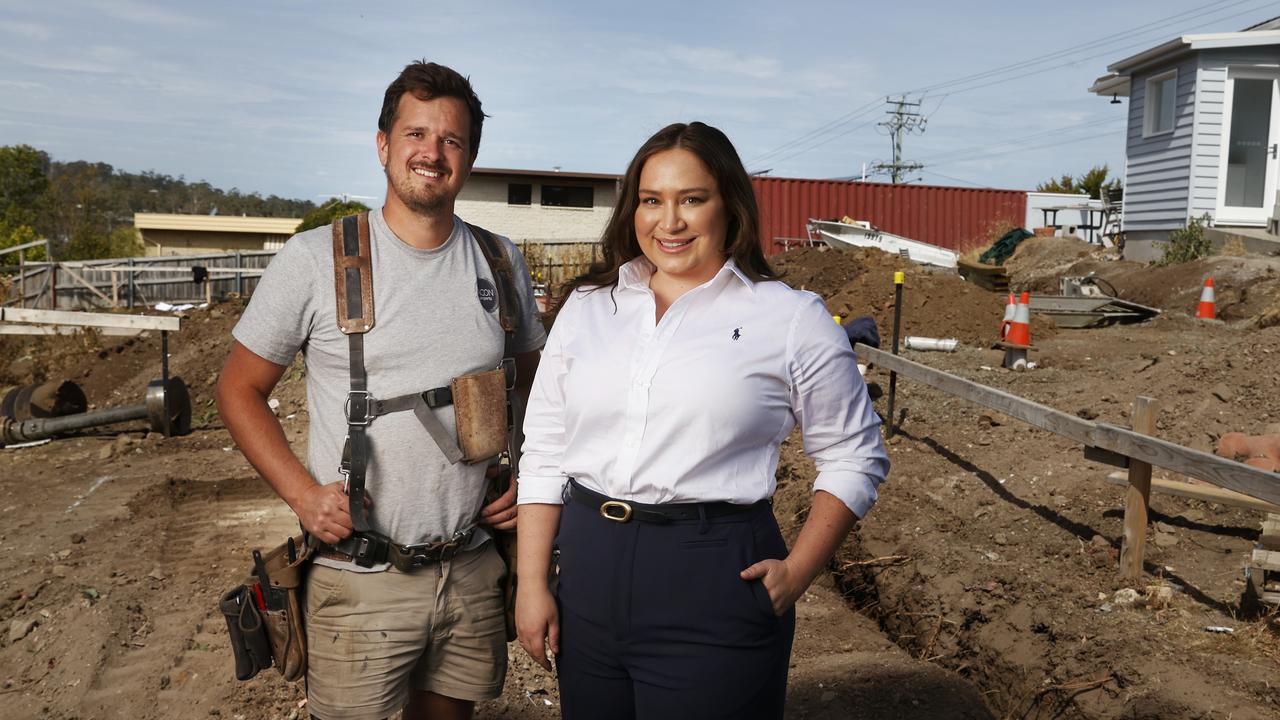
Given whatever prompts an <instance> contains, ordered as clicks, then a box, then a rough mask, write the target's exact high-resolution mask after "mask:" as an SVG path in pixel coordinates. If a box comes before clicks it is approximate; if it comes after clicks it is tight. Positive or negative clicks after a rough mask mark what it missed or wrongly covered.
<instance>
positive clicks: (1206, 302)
mask: <svg viewBox="0 0 1280 720" xmlns="http://www.w3.org/2000/svg"><path fill="white" fill-rule="evenodd" d="M1196 317H1198V318H1200V319H1202V320H1213V319H1215V318H1217V317H1218V309H1217V307H1216V306H1215V305H1214V298H1213V278H1206V279H1205V281H1204V289H1203V290H1201V291H1200V305H1199V306H1197V307H1196Z"/></svg>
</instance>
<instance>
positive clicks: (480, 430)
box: [450, 368, 507, 465]
mask: <svg viewBox="0 0 1280 720" xmlns="http://www.w3.org/2000/svg"><path fill="white" fill-rule="evenodd" d="M450 389H451V390H452V391H453V409H454V422H455V423H456V426H457V429H458V447H459V448H461V450H462V461H463V462H465V463H467V464H468V465H471V464H474V463H478V462H481V461H484V460H488V459H490V458H493V457H497V456H498V455H500V454H501V453H503V452H504V451H505V450H506V449H507V380H506V373H505V372H504V371H503V370H502V368H498V369H496V370H489V371H488V372H482V373H474V374H472V375H462V376H460V377H456V378H454V379H453V382H452V383H451V388H450Z"/></svg>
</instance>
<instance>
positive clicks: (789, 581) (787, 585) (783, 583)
mask: <svg viewBox="0 0 1280 720" xmlns="http://www.w3.org/2000/svg"><path fill="white" fill-rule="evenodd" d="M738 575H739V577H741V578H742V579H743V580H746V581H748V582H750V581H752V580H759V581H760V582H761V583H762V584H763V585H764V589H765V590H766V591H767V592H768V593H769V600H770V602H772V603H773V614H774V615H779V616H781V615H783V614H784V613H786V612H787V610H790V609H791V606H792V605H795V604H796V600H799V599H800V596H801V595H803V594H804V591H805V590H806V589H807V588H808V587H809V583H810V582H812V581H813V578H811V577H806V576H805V574H804V573H800V572H797V571H796V569H795V568H793V567H792V566H791V565H790V564H789V563H788V562H787V561H786V560H761V561H760V562H758V563H756V564H754V565H752V566H751V567H749V568H747V569H746V570H743V571H742V572H741V573H739V574H738Z"/></svg>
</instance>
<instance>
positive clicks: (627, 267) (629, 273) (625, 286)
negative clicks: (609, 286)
mask: <svg viewBox="0 0 1280 720" xmlns="http://www.w3.org/2000/svg"><path fill="white" fill-rule="evenodd" d="M653 271H654V267H653V263H651V262H649V258H647V257H645V256H643V255H640V256H639V257H636V258H633V259H631V260H628V261H627V262H625V263H623V264H622V265H621V266H620V267H619V268H618V288H619V289H621V290H643V289H647V288H648V287H649V278H651V277H653ZM728 277H736V278H738V280H740V281H741V282H742V284H743V285H744V286H745V287H746V288H747V289H748V290H750V291H752V292H755V289H756V283H755V281H754V280H752V279H751V278H749V277H747V275H746V273H744V272H742V269H741V268H739V267H738V263H736V262H734V260H733V258H727V259H726V260H725V261H724V265H723V266H722V267H721V268H720V270H719V271H718V272H717V273H716V274H715V277H713V278H711V281H710V284H712V285H715V284H719V283H722V282H725V280H724V279H723V278H728Z"/></svg>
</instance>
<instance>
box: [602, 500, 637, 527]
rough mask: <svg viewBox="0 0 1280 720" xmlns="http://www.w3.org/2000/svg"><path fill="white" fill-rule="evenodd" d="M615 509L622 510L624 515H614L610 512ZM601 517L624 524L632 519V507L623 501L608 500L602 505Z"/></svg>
mask: <svg viewBox="0 0 1280 720" xmlns="http://www.w3.org/2000/svg"><path fill="white" fill-rule="evenodd" d="M615 508H616V509H618V510H621V511H622V514H621V515H614V514H613V513H611V512H610V510H613V509H615ZM600 515H601V516H602V517H604V518H605V519H608V520H612V521H614V522H620V523H624V522H627V521H628V520H630V519H631V506H630V505H628V504H627V503H624V502H622V501H621V500H608V501H606V502H604V503H601V504H600Z"/></svg>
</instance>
